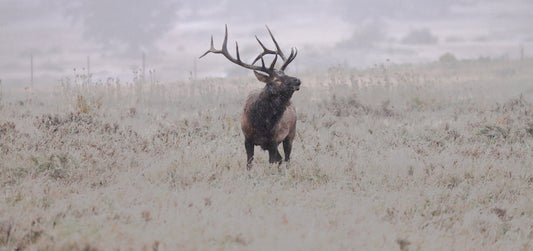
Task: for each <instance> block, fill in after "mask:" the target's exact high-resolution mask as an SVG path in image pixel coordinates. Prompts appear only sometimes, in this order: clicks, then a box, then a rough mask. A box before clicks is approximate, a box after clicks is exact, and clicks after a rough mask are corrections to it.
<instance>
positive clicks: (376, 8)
mask: <svg viewBox="0 0 533 251" xmlns="http://www.w3.org/2000/svg"><path fill="white" fill-rule="evenodd" d="M531 13H533V2H532V1H530V0H511V1H481V0H471V1H459V0H445V1H425V0H414V1H395V0H382V1H372V2H370V1H362V0H355V1H353V0H315V1H303V0H298V1H261V2H256V1H245V0H235V1H229V0H225V1H215V0H197V1H169V0H165V1H151V0H150V1H148V0H135V1H127V0H117V1H106V0H93V1H81V0H74V1H67V0H51V1H34V0H2V1H1V2H0V55H1V57H0V80H1V83H2V85H9V86H30V85H31V84H32V74H31V68H32V64H31V61H32V60H31V59H32V58H33V83H34V85H51V84H56V83H58V81H59V80H60V79H61V78H62V77H73V76H74V75H75V74H86V73H87V71H88V69H87V68H88V67H89V69H90V70H89V71H90V74H91V75H92V79H93V80H94V81H97V80H102V81H105V80H106V79H107V78H109V77H112V78H115V79H117V78H118V79H120V81H121V82H128V81H131V80H132V78H133V77H135V76H136V75H138V74H139V71H140V69H142V67H143V60H142V58H143V54H144V58H145V62H144V64H145V69H146V71H145V74H152V78H153V79H156V80H157V81H161V82H173V81H178V80H183V79H188V78H192V77H196V76H197V77H220V76H232V75H246V74H249V75H250V74H251V73H249V72H248V71H247V70H244V69H241V68H239V67H238V66H236V65H233V64H231V63H229V62H228V61H227V60H226V59H225V58H224V57H222V56H221V55H208V56H206V57H204V58H202V59H200V60H198V56H200V55H201V54H203V53H204V52H205V51H206V50H207V49H209V40H210V37H211V35H213V36H214V40H215V47H217V48H220V46H221V44H222V39H223V36H224V25H225V24H227V25H228V30H229V40H230V41H229V43H230V44H231V45H233V41H238V42H239V46H240V51H241V57H242V58H243V60H251V59H253V58H254V57H255V56H256V55H257V54H258V53H259V52H260V51H261V49H260V47H259V45H258V44H257V42H256V41H255V38H254V36H255V35H257V36H258V37H259V38H260V39H262V40H263V41H264V42H265V43H266V44H267V46H272V44H271V42H270V39H269V37H268V33H267V30H266V28H265V25H268V26H269V27H270V29H271V30H272V32H273V33H274V35H275V37H276V39H277V40H278V42H279V43H280V45H281V47H282V49H283V50H285V51H287V52H288V51H290V48H291V47H296V48H298V51H299V54H298V57H297V58H296V60H295V61H294V63H293V64H291V66H290V67H289V70H290V71H293V72H304V71H309V70H316V69H322V70H323V69H327V68H328V67H332V66H336V65H343V66H349V67H359V68H364V67H371V66H373V65H376V64H401V63H420V62H431V61H436V60H438V58H439V56H440V55H442V54H444V53H447V52H449V53H452V54H454V55H455V56H456V57H457V58H458V59H476V58H479V57H490V58H509V59H517V58H520V57H522V56H525V57H530V56H533V52H532V51H533V32H532V31H533V29H532V28H531V24H532V23H533V15H532V14H531ZM230 51H231V52H232V53H234V51H233V46H231V50H230ZM287 52H286V53H287ZM249 62H251V61H249ZM136 72H137V73H136Z"/></svg>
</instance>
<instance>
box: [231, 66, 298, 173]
mask: <svg viewBox="0 0 533 251" xmlns="http://www.w3.org/2000/svg"><path fill="white" fill-rule="evenodd" d="M256 76H257V78H258V79H259V80H260V81H263V82H265V83H266V86H265V88H263V89H262V90H260V91H256V92H252V93H251V94H250V95H249V96H248V99H247V100H246V103H245V105H244V111H243V114H242V118H241V127H242V132H243V134H244V138H245V148H246V153H247V168H251V167H252V161H253V155H254V149H253V146H255V145H258V146H261V148H262V149H263V150H267V151H268V152H269V161H270V162H271V163H275V162H278V163H280V162H281V160H282V158H281V155H280V154H279V151H278V145H279V144H280V143H282V142H283V151H284V154H285V161H289V160H290V153H291V149H292V142H293V141H294V136H295V135H296V119H297V117H296V108H295V107H294V105H292V103H291V101H290V98H291V97H292V94H293V93H294V91H296V90H298V89H299V88H300V80H299V79H297V78H294V77H289V76H286V75H285V74H284V73H283V72H280V71H277V72H276V73H274V74H272V75H271V76H268V77H267V76H265V75H258V73H256Z"/></svg>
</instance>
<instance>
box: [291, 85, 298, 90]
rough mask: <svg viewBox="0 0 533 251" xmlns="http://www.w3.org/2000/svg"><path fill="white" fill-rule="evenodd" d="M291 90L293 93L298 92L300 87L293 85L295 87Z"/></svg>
mask: <svg viewBox="0 0 533 251" xmlns="http://www.w3.org/2000/svg"><path fill="white" fill-rule="evenodd" d="M292 89H293V90H294V91H299V90H300V85H295V86H293V87H292Z"/></svg>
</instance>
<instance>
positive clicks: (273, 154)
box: [268, 143, 283, 164]
mask: <svg viewBox="0 0 533 251" xmlns="http://www.w3.org/2000/svg"><path fill="white" fill-rule="evenodd" d="M282 159H283V158H281V154H279V151H278V146H277V144H275V143H272V144H271V145H270V147H269V148H268V162H270V163H276V162H277V163H279V164H281V160H282Z"/></svg>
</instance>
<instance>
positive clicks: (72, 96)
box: [0, 60, 533, 250]
mask: <svg viewBox="0 0 533 251" xmlns="http://www.w3.org/2000/svg"><path fill="white" fill-rule="evenodd" d="M532 65H533V62H532V61H531V60H524V61H453V62H448V61H446V62H440V63H432V64H425V65H379V66H376V67H373V68H370V69H362V70H358V69H348V68H344V67H333V68H330V69H327V70H324V71H318V72H310V73H305V74H302V75H300V76H298V77H300V78H301V79H302V81H303V85H302V87H303V88H302V89H301V90H300V91H299V92H297V93H295V95H294V98H293V103H294V104H295V105H296V107H297V110H298V117H299V120H298V125H297V127H298V130H297V131H298V133H297V137H296V140H295V143H294V147H293V156H292V157H293V159H292V161H291V163H290V164H282V165H281V166H278V165H270V164H268V160H267V154H266V153H265V152H263V151H260V152H258V153H257V154H256V160H255V163H256V164H255V166H254V168H253V169H252V170H251V171H246V168H245V158H246V157H245V151H244V145H243V141H244V138H243V137H242V134H241V132H240V113H241V109H242V105H243V104H244V100H245V97H246V95H247V93H248V92H249V91H251V90H253V89H255V88H260V87H261V85H260V84H259V83H257V81H255V80H254V79H252V78H230V79H203V80H198V81H192V80H191V81H185V82H177V83H165V84H164V83H158V82H155V81H149V82H148V83H144V82H142V81H137V80H136V81H135V82H134V83H120V81H119V80H117V79H108V80H106V81H93V80H92V79H90V77H88V76H84V75H83V74H81V75H77V74H75V76H74V77H73V78H72V79H63V80H62V81H61V82H60V85H58V86H57V87H55V88H42V89H39V88H36V89H35V90H34V92H33V94H31V95H29V94H28V91H27V90H19V89H10V90H7V92H8V93H9V95H4V96H3V98H2V99H1V100H0V102H1V103H0V106H2V107H3V108H2V109H0V159H1V161H0V191H1V197H0V205H1V207H0V250H12V249H19V248H20V249H45V250H47V249H59V250H72V249H75V250H79V249H85V250H95V249H104V250H105V249H130V248H131V249H141V250H145V249H153V250H158V249H163V250H169V249H170V250H174V249H180V250H183V249H185V250H188V249H246V250H250V249H251V250H256V249H269V250H271V249H291V250H292V249H337V250H339V249H340V250H346V249H402V250H405V249H487V248H488V249H512V250H514V249H531V237H532V233H533V206H532V205H533V204H532V203H531V200H532V199H531V198H533V193H532V192H531V191H532V190H531V188H532V185H533V172H532V169H531V167H532V166H533V155H532V152H533V151H532V150H533V149H532V143H533V115H532V112H533V103H532V102H533V89H532V88H531V83H532V81H533V74H532V73H531V71H530V69H531V66H532ZM29 100H31V102H28V101H29Z"/></svg>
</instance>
